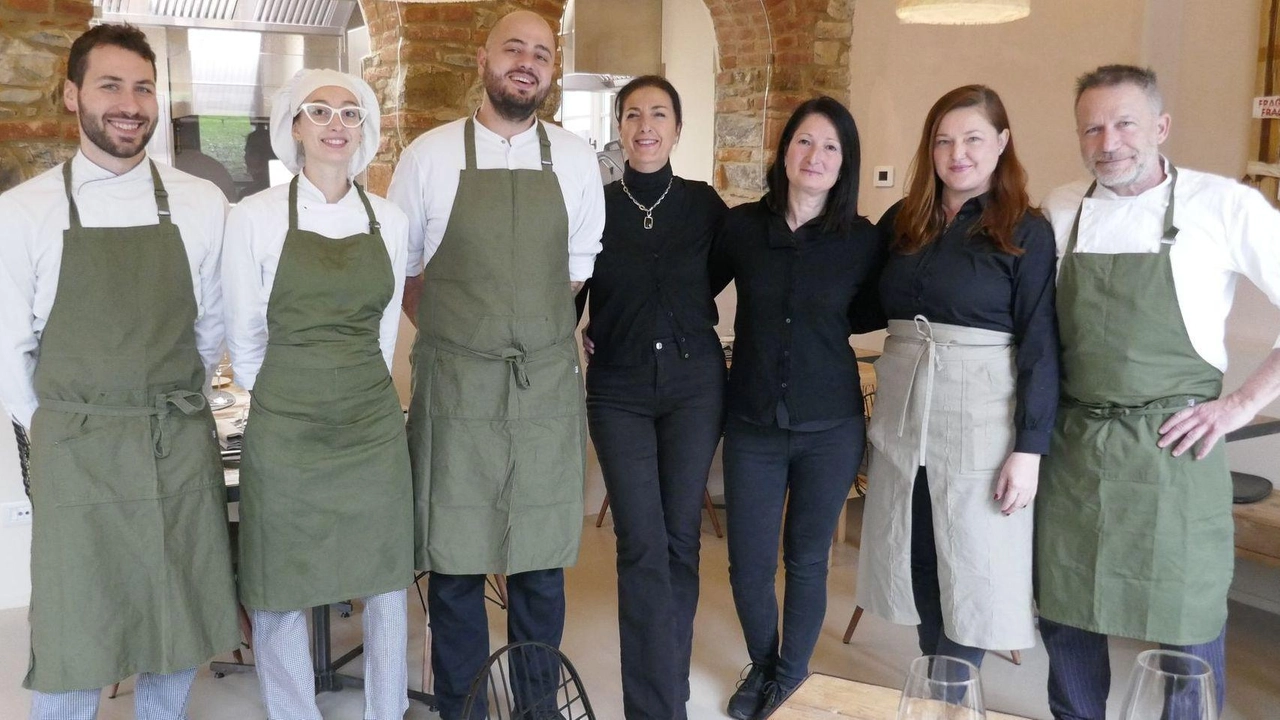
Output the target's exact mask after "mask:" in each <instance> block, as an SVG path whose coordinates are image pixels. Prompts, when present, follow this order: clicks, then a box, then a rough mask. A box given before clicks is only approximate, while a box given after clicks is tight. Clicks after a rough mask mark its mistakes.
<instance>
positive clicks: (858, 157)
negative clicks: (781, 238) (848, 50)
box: [765, 95, 862, 232]
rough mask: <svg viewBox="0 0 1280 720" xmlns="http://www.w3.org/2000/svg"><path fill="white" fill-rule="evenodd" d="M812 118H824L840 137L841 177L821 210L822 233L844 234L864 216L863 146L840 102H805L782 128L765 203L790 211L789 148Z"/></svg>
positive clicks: (775, 209)
mask: <svg viewBox="0 0 1280 720" xmlns="http://www.w3.org/2000/svg"><path fill="white" fill-rule="evenodd" d="M810 115H821V116H823V117H825V118H826V119H827V120H829V121H831V124H832V125H834V126H835V129H836V136H837V137H839V138H840V153H841V161H840V175H839V176H838V177H837V178H836V184H835V185H833V186H832V187H831V190H830V191H829V192H828V193H827V204H826V206H825V207H824V208H822V215H820V216H819V217H821V218H822V230H823V232H837V231H845V230H848V229H849V228H851V227H853V225H854V223H856V222H857V221H858V219H859V218H860V217H862V216H861V215H859V214H858V172H859V170H860V169H861V167H862V146H861V144H860V143H859V141H858V125H857V123H855V122H854V121H853V115H850V114H849V109H848V108H846V107H845V106H844V105H842V104H840V101H839V100H836V99H834V98H830V97H827V96H826V95H823V96H821V97H816V98H813V99H812V100H806V101H804V102H803V103H801V104H800V107H798V108H796V110H795V112H793V113H791V119H789V120H787V125H786V127H784V128H782V137H780V138H778V150H777V152H776V153H775V154H774V157H773V164H772V165H770V166H769V174H768V177H767V182H768V184H769V194H768V195H767V196H766V197H765V202H767V203H768V204H769V207H770V208H771V209H772V210H773V211H774V212H777V213H785V212H786V210H787V191H788V190H789V188H790V183H789V182H788V181H787V164H786V158H787V147H788V146H790V145H791V139H792V138H793V137H795V134H796V128H798V127H800V123H802V122H804V120H805V118H807V117H809V116H810Z"/></svg>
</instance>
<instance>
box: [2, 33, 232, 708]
mask: <svg viewBox="0 0 1280 720" xmlns="http://www.w3.org/2000/svg"><path fill="white" fill-rule="evenodd" d="M155 79H156V74H155V54H154V53H153V52H152V50H151V48H150V47H149V46H148V45H147V40H146V36H145V35H143V34H142V32H141V31H140V30H138V29H137V28H134V27H131V26H128V25H99V26H97V27H95V28H93V29H92V30H89V31H88V32H86V33H85V34H83V35H82V36H80V38H79V39H77V40H76V41H75V42H74V43H73V44H72V46H71V54H70V59H69V61H68V64H67V83H66V88H65V92H64V95H63V99H64V102H65V104H66V106H67V109H68V110H71V111H72V112H74V113H76V115H77V117H78V119H79V122H80V149H79V152H77V153H76V155H75V157H73V158H72V159H71V160H70V161H68V162H66V163H64V164H62V165H59V166H57V167H55V168H53V169H52V170H49V171H48V172H46V173H44V174H42V175H39V176H37V177H35V178H33V179H32V180H30V181H28V182H26V183H24V184H22V185H20V186H18V187H16V188H14V189H13V190H10V191H9V192H7V193H5V194H4V195H0V218H4V228H5V237H4V242H3V243H0V401H3V403H4V407H5V409H6V410H7V411H8V413H9V415H10V417H11V418H12V420H13V422H14V424H15V427H16V428H17V429H18V432H19V438H20V441H21V440H23V439H29V441H30V443H29V457H30V494H31V505H32V509H33V513H34V514H33V527H32V541H31V581H32V590H31V613H30V623H31V662H30V668H29V670H28V672H27V677H26V680H25V682H24V685H25V686H26V687H28V688H30V689H31V690H33V691H35V692H34V696H33V698H32V704H31V718H33V720H92V718H94V717H95V716H96V715H97V710H98V700H99V697H100V695H101V691H100V689H101V688H102V687H104V686H106V685H110V684H112V683H117V682H119V681H121V680H123V679H124V678H127V677H129V676H131V675H138V676H139V677H138V682H137V686H136V688H135V690H134V702H135V706H136V709H137V717H138V718H145V719H146V720H182V719H183V718H185V717H186V704H187V698H188V696H189V694H190V691H191V682H192V680H193V679H194V678H195V667H196V665H198V664H200V663H203V662H205V661H207V660H208V659H209V658H211V657H212V656H214V655H216V654H218V653H221V652H227V651H230V650H232V649H233V648H235V647H236V646H237V645H238V644H239V639H240V637H239V635H240V633H239V629H238V626H237V622H236V601H235V590H234V587H233V583H232V576H231V555H230V546H229V543H228V537H227V510H226V489H225V486H224V485H223V480H222V468H221V466H220V463H219V453H218V447H217V438H216V436H215V434H214V424H213V416H212V414H211V413H210V411H209V408H208V405H207V403H206V402H205V398H204V395H203V394H202V389H203V388H204V386H205V385H206V378H207V375H208V372H209V369H210V367H211V366H212V365H213V364H215V363H216V362H217V361H218V357H219V356H220V355H221V353H222V334H223V333H222V312H221V296H220V291H219V288H218V280H219V278H218V258H219V253H220V252H221V247H222V230H223V222H224V219H225V216H226V200H225V199H224V197H223V195H222V192H221V191H220V190H218V188H217V187H216V186H214V185H213V184H212V183H209V182H207V181H205V180H201V179H199V178H195V177H192V176H191V175H187V174H186V173H182V172H179V171H177V170H174V169H172V168H170V167H168V166H165V165H160V164H157V163H155V162H152V161H151V160H150V159H149V158H148V157H147V153H146V144H147V140H148V139H149V138H150V137H151V134H152V132H153V131H154V130H155V126H156V121H157V119H158V117H159V108H158V107H157V103H156V84H155ZM22 444H24V443H22V442H20V445H22Z"/></svg>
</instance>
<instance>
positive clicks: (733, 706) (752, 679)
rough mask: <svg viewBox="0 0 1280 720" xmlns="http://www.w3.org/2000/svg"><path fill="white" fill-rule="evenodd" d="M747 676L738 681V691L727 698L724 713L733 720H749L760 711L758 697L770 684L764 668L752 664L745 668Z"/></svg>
mask: <svg viewBox="0 0 1280 720" xmlns="http://www.w3.org/2000/svg"><path fill="white" fill-rule="evenodd" d="M746 670H747V675H746V677H744V678H742V679H741V680H739V681H738V689H737V690H735V691H734V693H733V696H732V697H730V698H729V707H728V708H726V710H725V712H727V713H729V717H731V718H735V720H751V718H754V717H755V716H756V711H757V710H759V709H760V695H761V692H762V691H763V690H764V687H765V685H766V684H767V683H769V682H770V680H769V678H768V677H766V676H767V674H768V673H767V672H766V671H765V669H764V667H762V666H760V665H756V664H755V663H752V664H750V665H748V666H747V667H746Z"/></svg>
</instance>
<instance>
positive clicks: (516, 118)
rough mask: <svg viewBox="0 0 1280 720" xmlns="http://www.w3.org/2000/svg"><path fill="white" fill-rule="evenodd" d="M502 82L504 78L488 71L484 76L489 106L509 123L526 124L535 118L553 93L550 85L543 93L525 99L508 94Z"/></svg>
mask: <svg viewBox="0 0 1280 720" xmlns="http://www.w3.org/2000/svg"><path fill="white" fill-rule="evenodd" d="M502 81H503V76H501V75H495V74H493V73H490V72H487V71H486V72H485V74H484V92H485V95H486V96H488V98H489V104H491V105H492V106H493V110H494V112H496V113H498V116H499V117H501V118H502V119H503V120H506V121H508V122H517V123H518V122H524V121H525V120H528V119H529V118H531V117H533V114H534V113H535V112H537V110H538V108H539V107H540V106H541V105H542V102H543V101H544V100H546V99H547V95H548V94H550V93H551V86H549V85H548V86H547V87H545V88H543V89H542V92H539V93H536V94H535V95H534V96H533V97H531V98H528V99H525V98H522V97H520V96H518V95H513V94H511V93H509V92H507V90H506V88H504V87H503V83H502Z"/></svg>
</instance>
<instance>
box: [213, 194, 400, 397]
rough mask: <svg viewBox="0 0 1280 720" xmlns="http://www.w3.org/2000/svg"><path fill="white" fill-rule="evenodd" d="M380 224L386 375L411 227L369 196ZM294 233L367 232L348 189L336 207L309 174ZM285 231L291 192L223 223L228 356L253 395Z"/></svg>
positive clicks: (256, 198)
mask: <svg viewBox="0 0 1280 720" xmlns="http://www.w3.org/2000/svg"><path fill="white" fill-rule="evenodd" d="M366 194H368V196H369V204H370V205H372V206H373V214H374V215H375V216H376V217H377V218H378V223H379V224H380V225H381V233H382V242H383V243H384V244H385V245H386V247H387V257H388V258H390V261H391V274H392V275H393V278H392V293H391V302H389V303H388V304H387V307H386V308H385V309H384V310H383V312H382V321H381V323H380V324H379V327H378V346H379V347H380V348H381V350H382V357H383V359H384V360H386V362H387V370H388V371H390V370H391V362H392V357H393V356H394V354H395V350H396V333H397V332H398V331H399V330H400V298H401V296H402V295H403V294H404V268H405V255H406V252H407V246H408V233H409V223H408V220H406V219H405V216H404V213H403V212H401V211H400V208H398V207H396V206H395V205H393V204H391V203H390V202H388V201H386V200H384V199H382V198H380V197H378V196H377V195H372V194H369V193H368V191H366ZM298 229H300V230H307V231H310V232H316V233H320V234H321V235H324V236H325V237H329V238H344V237H350V236H352V235H358V234H360V233H366V232H369V214H368V213H367V212H365V209H364V204H363V203H362V202H360V194H359V193H358V192H357V191H356V189H355V186H354V185H353V186H352V187H351V188H350V189H348V191H347V194H346V195H344V196H343V197H342V199H341V200H339V201H338V202H336V203H329V202H327V201H326V200H325V197H324V193H323V192H321V191H320V189H319V188H317V187H316V186H315V185H314V184H312V182H311V181H310V180H308V179H307V176H306V175H299V176H298ZM288 232H289V185H288V183H286V184H284V185H277V186H275V187H272V188H267V189H266V190H263V191H262V192H259V193H256V194H254V195H252V196H250V197H247V198H245V199H244V200H242V201H241V202H240V203H239V204H238V205H236V206H235V207H234V208H232V209H231V215H230V216H229V217H228V218H227V234H226V241H225V246H224V248H223V251H222V287H223V293H224V294H225V296H226V301H225V303H224V307H225V308H226V319H227V349H228V350H229V351H230V352H231V369H232V370H234V371H235V376H236V383H237V384H239V385H240V386H241V387H243V388H245V389H246V390H252V389H253V384H254V381H255V380H256V379H257V377H258V370H259V369H261V368H262V358H263V357H264V356H265V355H266V354H267V302H268V301H269V300H270V299H271V288H272V286H273V285H274V284H275V279H276V267H277V266H278V265H279V264H280V251H281V250H282V249H283V248H284V240H285V235H287V234H288Z"/></svg>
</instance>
